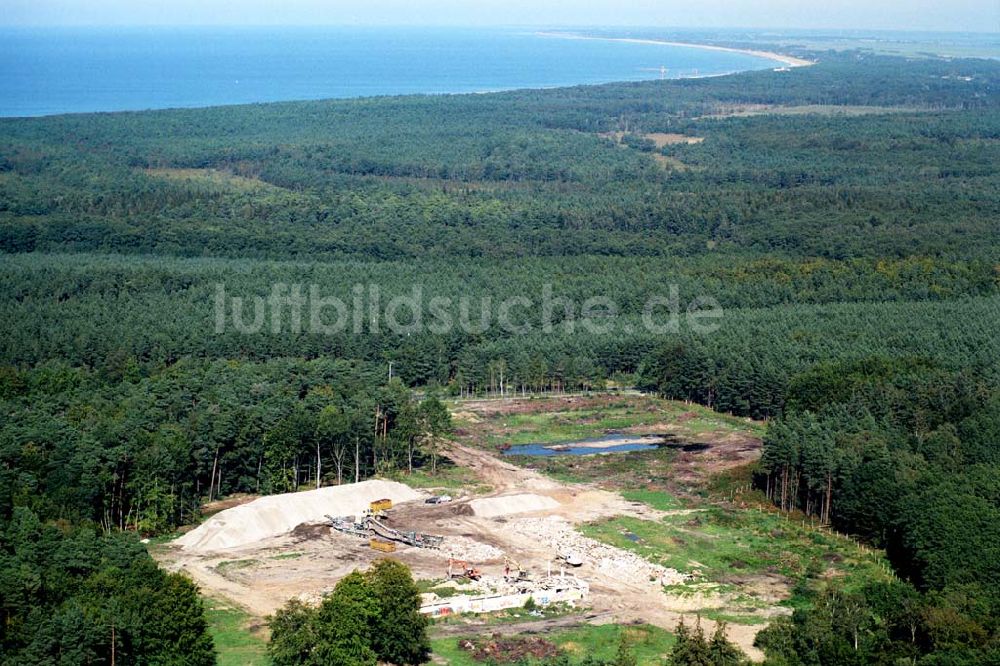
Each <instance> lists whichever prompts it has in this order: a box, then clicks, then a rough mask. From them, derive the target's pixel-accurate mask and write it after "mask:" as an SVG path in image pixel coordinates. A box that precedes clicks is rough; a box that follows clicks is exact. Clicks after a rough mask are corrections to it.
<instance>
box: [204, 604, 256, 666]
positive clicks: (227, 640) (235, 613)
mask: <svg viewBox="0 0 1000 666" xmlns="http://www.w3.org/2000/svg"><path fill="white" fill-rule="evenodd" d="M205 616H206V618H207V619H208V632H209V633H210V634H211V635H212V640H213V641H214V642H215V649H216V651H217V652H218V654H219V660H218V664H219V666H269V665H270V663H271V659H270V658H269V657H268V656H267V638H266V636H265V635H264V634H265V632H263V631H254V630H253V627H252V618H251V616H249V615H247V614H246V613H244V612H243V611H241V610H238V609H236V608H233V607H232V606H229V605H227V604H225V603H223V602H221V601H217V600H215V599H205Z"/></svg>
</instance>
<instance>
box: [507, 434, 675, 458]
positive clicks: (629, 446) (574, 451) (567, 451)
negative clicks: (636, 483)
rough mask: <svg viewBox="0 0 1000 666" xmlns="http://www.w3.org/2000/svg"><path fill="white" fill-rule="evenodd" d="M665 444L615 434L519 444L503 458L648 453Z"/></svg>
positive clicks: (657, 437) (651, 438)
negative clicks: (568, 440)
mask: <svg viewBox="0 0 1000 666" xmlns="http://www.w3.org/2000/svg"><path fill="white" fill-rule="evenodd" d="M664 443H665V439H664V437H663V436H662V435H624V434H620V433H615V434H611V435H604V436H603V437H596V438H594V439H581V440H578V441H576V442H565V443H561V444H520V445H518V446H512V447H510V448H509V449H507V450H505V451H504V452H503V454H504V455H505V456H590V455H595V454H598V453H626V452H628V451H649V450H652V449H656V448H658V447H660V446H661V445H663V444H664Z"/></svg>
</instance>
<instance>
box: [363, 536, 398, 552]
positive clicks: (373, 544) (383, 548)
mask: <svg viewBox="0 0 1000 666" xmlns="http://www.w3.org/2000/svg"><path fill="white" fill-rule="evenodd" d="M368 547H369V548H371V549H372V550H377V551H380V552H383V553H395V552H396V544H395V543H394V542H392V541H382V540H381V539H369V540H368Z"/></svg>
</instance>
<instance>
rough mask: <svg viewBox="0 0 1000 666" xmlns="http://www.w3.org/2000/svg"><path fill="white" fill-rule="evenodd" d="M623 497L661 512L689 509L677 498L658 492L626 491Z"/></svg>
mask: <svg viewBox="0 0 1000 666" xmlns="http://www.w3.org/2000/svg"><path fill="white" fill-rule="evenodd" d="M622 497H624V498H625V499H627V500H629V501H630V502H641V503H643V504H646V505H648V506H651V507H653V508H654V509H657V510H659V511H678V510H680V509H685V508H687V506H686V505H685V504H684V503H683V502H682V501H681V500H680V499H678V498H677V497H675V496H673V495H671V494H670V493H665V492H660V491H656V490H645V489H638V490H624V491H622Z"/></svg>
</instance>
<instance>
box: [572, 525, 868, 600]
mask: <svg viewBox="0 0 1000 666" xmlns="http://www.w3.org/2000/svg"><path fill="white" fill-rule="evenodd" d="M581 531H582V532H583V533H584V534H585V535H586V536H588V537H591V538H593V539H597V540H599V541H603V542H605V543H608V544H611V545H614V546H617V547H619V548H623V549H625V550H630V551H632V552H635V553H636V554H638V555H640V556H642V557H644V558H645V559H647V560H649V561H651V562H655V563H657V564H662V565H663V566H667V567H672V568H674V569H677V570H679V571H684V572H689V573H691V572H695V571H697V572H699V573H700V574H701V577H702V580H703V581H707V582H711V583H719V584H724V585H725V584H732V583H734V582H737V585H738V586H740V585H739V583H738V581H740V580H741V579H745V578H748V577H752V576H754V575H758V574H777V575H780V576H784V577H786V578H788V579H789V580H790V581H791V583H792V584H793V586H795V587H796V588H798V589H800V590H802V591H805V590H807V589H810V588H812V587H816V586H820V585H822V584H824V582H825V581H826V580H828V579H830V578H833V577H835V578H837V579H838V580H839V581H840V583H841V584H842V585H845V586H846V587H847V588H848V589H851V588H856V587H861V586H863V585H865V584H867V583H868V582H871V581H873V580H884V579H885V576H886V574H885V572H884V571H883V570H882V569H881V568H880V565H879V563H878V561H877V558H876V557H874V556H872V555H870V554H867V553H865V552H862V551H861V550H860V549H859V548H858V547H857V545H856V544H855V543H854V542H852V541H851V540H849V539H847V538H846V537H843V536H840V535H837V534H833V533H830V532H826V531H824V530H819V529H815V528H812V527H810V526H809V525H807V524H803V523H799V522H796V521H794V520H788V519H786V518H785V517H783V516H782V515H779V514H777V513H771V512H759V511H752V510H729V509H724V508H721V507H711V508H708V509H707V510H705V511H703V512H698V513H693V514H688V515H678V516H668V517H666V518H664V519H663V520H662V521H660V522H652V521H646V520H639V519H636V518H629V517H624V516H621V517H617V518H612V519H609V520H605V521H601V522H597V523H591V524H588V525H584V526H583V527H582V528H581ZM636 537H638V538H636ZM686 587H687V586H686Z"/></svg>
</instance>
